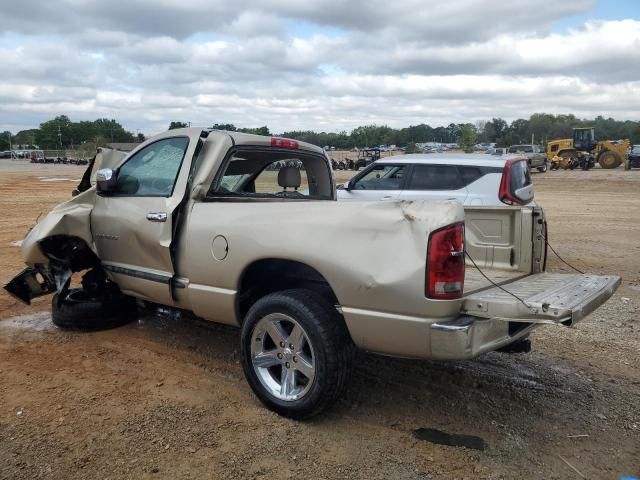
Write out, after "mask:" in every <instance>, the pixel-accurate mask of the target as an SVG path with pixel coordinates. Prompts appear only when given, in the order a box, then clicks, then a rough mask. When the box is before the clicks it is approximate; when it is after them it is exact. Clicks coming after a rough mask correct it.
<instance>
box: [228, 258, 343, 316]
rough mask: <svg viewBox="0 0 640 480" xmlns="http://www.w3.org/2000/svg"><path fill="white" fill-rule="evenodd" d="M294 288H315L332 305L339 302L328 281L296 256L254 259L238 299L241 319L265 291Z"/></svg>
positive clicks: (239, 291)
mask: <svg viewBox="0 0 640 480" xmlns="http://www.w3.org/2000/svg"><path fill="white" fill-rule="evenodd" d="M292 288H304V289H307V290H312V291H314V292H316V293H319V294H320V295H322V296H323V297H324V298H325V299H326V300H327V301H328V302H330V303H331V304H332V305H335V304H337V303H338V298H337V297H336V294H335V293H334V291H333V289H332V288H331V286H330V285H329V282H327V280H326V279H325V278H324V277H323V276H322V274H320V273H319V272H318V271H317V270H315V269H314V268H312V267H310V266H309V265H306V264H304V263H302V262H296V261H293V260H282V259H277V258H270V259H263V260H258V261H256V262H254V263H252V264H251V265H249V266H248V267H247V268H246V269H245V271H244V272H243V273H242V276H241V278H240V283H239V286H238V295H237V300H236V313H237V316H238V320H239V321H240V322H242V319H243V318H244V317H245V315H246V314H247V312H248V311H249V309H250V308H251V306H252V305H253V304H254V303H255V302H256V301H257V300H259V299H260V298H262V297H264V296H265V295H268V294H270V293H274V292H279V291H282V290H289V289H292Z"/></svg>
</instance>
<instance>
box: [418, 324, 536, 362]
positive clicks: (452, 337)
mask: <svg viewBox="0 0 640 480" xmlns="http://www.w3.org/2000/svg"><path fill="white" fill-rule="evenodd" d="M535 325H536V324H526V323H523V324H520V326H519V328H518V329H515V330H514V329H513V327H512V331H511V332H510V331H509V322H506V321H503V320H491V319H482V318H478V317H471V316H461V317H458V318H456V319H455V320H451V321H448V322H441V323H432V324H431V335H430V339H431V357H432V358H435V359H440V360H463V359H468V358H473V357H477V356H478V355H480V354H482V353H486V352H490V351H493V350H496V349H498V348H501V347H504V346H505V345H509V344H510V343H512V342H514V341H516V340H518V339H519V338H522V337H523V336H525V335H526V334H527V333H529V332H530V331H531V330H533V328H534V327H535Z"/></svg>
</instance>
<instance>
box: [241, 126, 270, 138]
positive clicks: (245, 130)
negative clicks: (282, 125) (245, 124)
mask: <svg viewBox="0 0 640 480" xmlns="http://www.w3.org/2000/svg"><path fill="white" fill-rule="evenodd" d="M238 131H239V132H242V133H252V134H254V135H265V136H269V135H271V132H269V127H267V126H266V125H265V126H264V127H257V128H239V129H238Z"/></svg>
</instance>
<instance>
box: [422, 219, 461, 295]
mask: <svg viewBox="0 0 640 480" xmlns="http://www.w3.org/2000/svg"><path fill="white" fill-rule="evenodd" d="M425 283H426V285H425V295H426V296H427V297H429V298H436V299H439V300H451V299H455V298H461V297H462V293H463V290H464V224H463V223H455V224H453V225H449V226H447V227H444V228H441V229H440V230H436V231H435V232H432V233H431V235H430V236H429V246H428V248H427V270H426V282H425Z"/></svg>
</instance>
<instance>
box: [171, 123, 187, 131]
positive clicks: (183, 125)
mask: <svg viewBox="0 0 640 480" xmlns="http://www.w3.org/2000/svg"><path fill="white" fill-rule="evenodd" d="M188 126H189V125H187V124H186V123H185V122H171V123H170V124H169V130H175V129H176V128H187V127H188Z"/></svg>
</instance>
